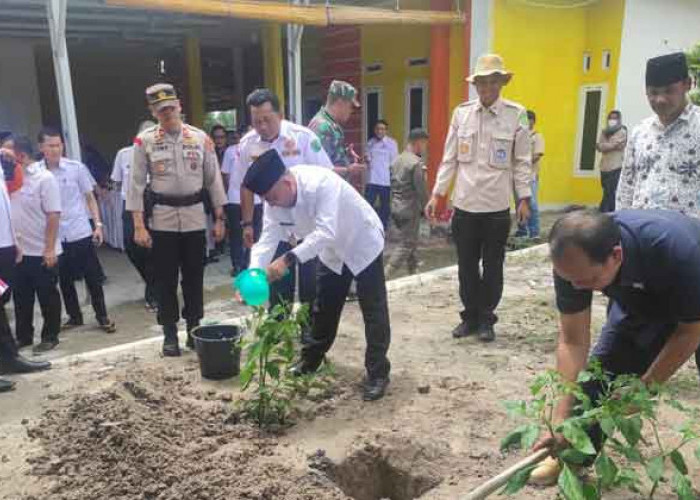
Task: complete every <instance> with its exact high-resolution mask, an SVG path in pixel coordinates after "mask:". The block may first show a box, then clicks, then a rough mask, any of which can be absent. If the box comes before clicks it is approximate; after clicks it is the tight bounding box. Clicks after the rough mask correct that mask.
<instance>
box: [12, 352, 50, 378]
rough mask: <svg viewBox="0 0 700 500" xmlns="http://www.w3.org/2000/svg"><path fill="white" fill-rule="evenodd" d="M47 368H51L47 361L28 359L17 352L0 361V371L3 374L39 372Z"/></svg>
mask: <svg viewBox="0 0 700 500" xmlns="http://www.w3.org/2000/svg"><path fill="white" fill-rule="evenodd" d="M49 368H51V363H49V362H48V361H30V360H28V359H27V358H25V357H23V356H21V355H19V354H18V355H17V356H16V357H14V358H12V359H8V360H6V361H2V363H0V373H2V374H4V375H7V374H9V373H32V372H39V371H42V370H48V369H49Z"/></svg>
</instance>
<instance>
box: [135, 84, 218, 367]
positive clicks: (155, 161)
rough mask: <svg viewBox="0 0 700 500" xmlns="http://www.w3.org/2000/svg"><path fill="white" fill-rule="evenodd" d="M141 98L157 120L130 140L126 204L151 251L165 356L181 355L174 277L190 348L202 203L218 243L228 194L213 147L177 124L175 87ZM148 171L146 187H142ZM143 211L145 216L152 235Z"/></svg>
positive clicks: (200, 310) (198, 309) (199, 277)
mask: <svg viewBox="0 0 700 500" xmlns="http://www.w3.org/2000/svg"><path fill="white" fill-rule="evenodd" d="M146 98H147V100H148V104H149V108H150V110H151V113H152V114H153V116H154V118H156V119H157V120H158V125H156V126H155V127H151V128H149V129H146V130H145V131H143V132H142V133H140V134H139V135H138V137H137V138H136V140H135V141H134V157H133V162H132V166H131V173H130V182H129V190H128V192H127V199H126V209H127V210H129V211H130V212H132V216H133V219H134V241H135V242H136V243H137V244H138V245H141V246H144V247H148V248H150V247H152V248H153V261H154V267H155V281H156V288H157V295H158V306H159V307H158V323H159V324H160V325H162V326H163V333H164V335H165V342H164V343H163V355H164V356H179V355H180V346H179V345H178V339H177V322H178V320H179V319H180V314H179V304H178V300H177V281H178V276H179V274H180V272H181V273H182V295H183V299H184V302H185V305H184V308H183V310H182V316H183V317H184V318H185V320H186V322H187V333H188V339H187V345H188V347H190V348H191V347H192V346H193V344H192V338H191V336H190V335H189V334H190V332H191V331H192V329H194V328H195V327H196V326H198V325H199V320H200V319H201V318H202V316H203V315H204V305H203V286H204V283H203V281H204V251H205V246H206V235H205V231H206V216H205V213H204V205H203V203H202V200H203V199H204V193H205V190H206V191H207V192H208V193H209V197H210V198H211V202H212V206H213V210H214V216H215V220H216V222H215V224H214V238H215V240H216V241H217V242H218V241H221V240H222V239H223V237H224V222H223V221H224V213H223V208H222V207H223V206H224V204H225V203H226V192H225V191H224V186H223V182H222V180H221V172H220V170H219V165H218V161H217V159H216V153H215V151H214V144H213V143H212V141H211V139H209V136H208V135H207V134H206V132H204V131H202V130H199V129H198V128H195V127H192V126H190V125H187V124H185V123H182V120H181V118H180V113H181V107H180V101H179V100H178V98H177V95H176V93H175V89H174V88H173V86H172V85H169V84H165V83H163V84H158V85H153V86H151V87H149V88H148V89H146ZM149 174H150V187H149V189H148V191H146V177H147V175H149ZM144 191H146V197H145V202H144ZM144 205H145V206H144ZM151 212H152V213H151ZM144 214H145V217H147V218H148V219H149V224H148V227H149V228H150V232H149V230H148V229H146V224H145V220H144Z"/></svg>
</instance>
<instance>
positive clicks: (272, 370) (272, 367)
mask: <svg viewBox="0 0 700 500" xmlns="http://www.w3.org/2000/svg"><path fill="white" fill-rule="evenodd" d="M265 370H266V371H267V373H268V375H270V377H272V378H274V379H278V378H280V367H279V365H278V364H277V363H274V362H268V363H267V364H266V365H265Z"/></svg>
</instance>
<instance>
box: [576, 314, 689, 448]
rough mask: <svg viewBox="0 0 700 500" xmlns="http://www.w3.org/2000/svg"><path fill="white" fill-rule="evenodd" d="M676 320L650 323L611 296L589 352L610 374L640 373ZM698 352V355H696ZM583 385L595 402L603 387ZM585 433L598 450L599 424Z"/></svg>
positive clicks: (666, 338)
mask: <svg viewBox="0 0 700 500" xmlns="http://www.w3.org/2000/svg"><path fill="white" fill-rule="evenodd" d="M676 327H677V324H676V323H649V322H648V321H643V320H640V319H638V318H634V317H631V316H629V315H627V314H626V313H625V312H624V311H623V310H622V309H621V308H620V306H619V305H618V304H617V302H615V301H614V300H612V301H611V302H610V304H609V306H608V319H607V321H606V323H605V325H604V326H603V329H602V331H601V334H600V337H599V339H598V343H597V344H596V346H595V347H594V348H593V353H592V356H593V357H595V358H598V359H599V360H600V362H601V364H602V367H603V369H604V370H605V371H606V372H608V373H609V374H610V376H611V377H612V378H615V377H616V376H619V375H638V376H641V375H643V374H644V373H645V372H646V371H647V369H648V368H649V367H650V366H651V364H652V363H653V362H654V360H655V359H656V357H657V356H658V355H659V352H661V349H663V347H664V345H665V344H666V342H667V341H668V339H669V337H670V335H671V334H672V333H673V331H674V330H675V329H676ZM696 356H697V355H696ZM582 387H583V389H584V391H585V393H586V395H588V397H590V398H591V401H593V403H594V404H595V402H596V401H598V399H599V398H600V396H601V394H602V391H603V387H602V386H601V385H600V384H599V383H594V382H588V383H585V384H583V386H582ZM588 434H589V436H590V438H591V441H592V442H593V445H594V446H595V448H596V449H597V450H600V448H601V446H602V444H603V440H604V433H603V431H602V429H601V428H600V427H599V426H593V427H591V428H589V429H588Z"/></svg>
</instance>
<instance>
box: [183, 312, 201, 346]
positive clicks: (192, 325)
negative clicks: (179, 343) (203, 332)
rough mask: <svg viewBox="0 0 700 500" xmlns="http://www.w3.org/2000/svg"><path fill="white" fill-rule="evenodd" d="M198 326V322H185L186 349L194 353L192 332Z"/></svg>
mask: <svg viewBox="0 0 700 500" xmlns="http://www.w3.org/2000/svg"><path fill="white" fill-rule="evenodd" d="M198 326H199V320H198V319H196V320H194V321H188V322H187V343H186V344H185V345H186V346H187V348H188V349H191V350H193V351H194V339H193V338H192V331H193V330H194V329H195V328H197V327H198Z"/></svg>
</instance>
